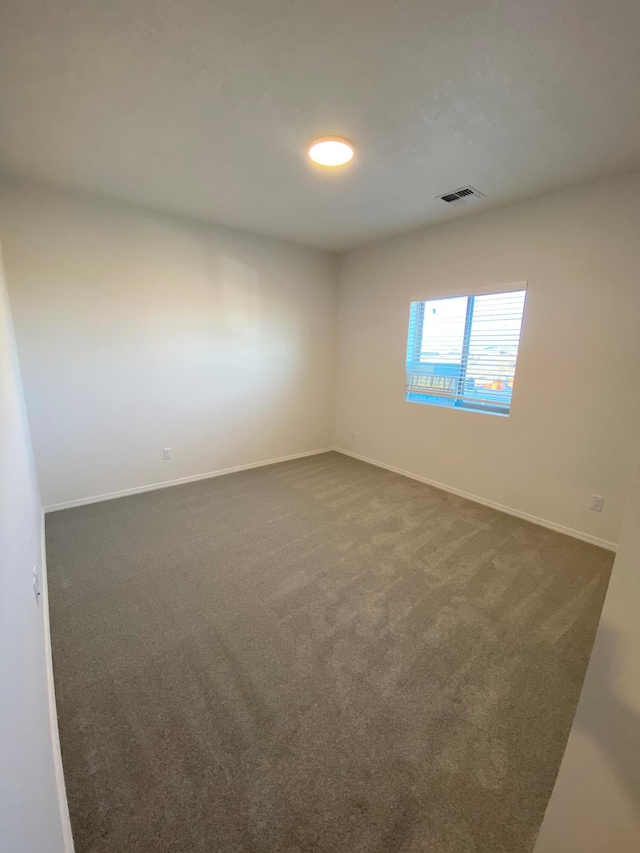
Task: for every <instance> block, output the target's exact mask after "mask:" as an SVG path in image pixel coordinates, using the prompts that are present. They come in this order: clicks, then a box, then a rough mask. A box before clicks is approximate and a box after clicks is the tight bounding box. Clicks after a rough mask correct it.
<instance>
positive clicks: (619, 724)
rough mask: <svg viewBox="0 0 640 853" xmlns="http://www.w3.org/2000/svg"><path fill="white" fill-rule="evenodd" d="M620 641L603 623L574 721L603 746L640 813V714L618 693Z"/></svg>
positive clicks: (613, 768) (612, 766)
mask: <svg viewBox="0 0 640 853" xmlns="http://www.w3.org/2000/svg"><path fill="white" fill-rule="evenodd" d="M618 642H619V641H618V639H617V637H616V634H615V632H614V631H612V630H611V628H608V627H606V626H601V627H600V630H599V631H598V636H597V638H596V643H595V645H594V648H593V654H592V656H591V661H590V663H589V670H590V672H589V680H590V686H589V687H588V688H587V690H588V693H587V695H586V696H585V697H583V699H581V702H580V705H581V707H580V711H579V715H578V716H576V719H575V723H576V726H578V727H579V728H580V729H582V730H583V731H584V732H585V733H586V734H588V735H589V736H590V737H591V738H593V740H594V741H595V742H596V743H597V744H598V745H599V746H600V747H601V748H602V751H603V753H604V754H605V755H606V756H607V757H608V759H609V763H610V766H611V769H612V770H613V772H614V773H615V775H616V776H617V778H618V779H620V781H621V783H622V784H623V785H624V787H625V789H626V790H627V792H628V794H629V802H630V803H633V804H634V808H635V810H636V811H637V812H638V813H639V814H640V714H638V713H637V712H636V711H635V710H634V709H633V708H631V707H630V706H629V705H628V704H627V703H626V702H625V701H624V699H622V698H620V697H619V696H618V695H617V693H616V688H615V675H616V673H615V669H616V664H615V661H616V657H617V654H616V651H617V649H616V646H617V644H618Z"/></svg>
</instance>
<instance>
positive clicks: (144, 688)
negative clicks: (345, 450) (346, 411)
mask: <svg viewBox="0 0 640 853" xmlns="http://www.w3.org/2000/svg"><path fill="white" fill-rule="evenodd" d="M47 553H48V563H49V583H50V600H51V620H52V633H53V653H54V669H55V678H56V692H57V699H58V712H59V720H60V732H61V740H62V755H63V762H64V768H65V776H66V782H67V791H68V796H69V802H70V808H71V817H72V825H73V832H74V838H75V844H76V853H89V851H91V853H419V851H420V852H422V851H424V852H425V853H427V851H428V853H501V851H504V853H527V852H528V851H530V850H531V849H532V847H533V843H534V840H535V836H536V834H537V831H538V827H539V824H540V822H541V819H542V816H543V813H544V809H545V806H546V802H547V799H548V797H549V795H550V792H551V788H552V785H553V782H554V778H555V775H556V772H557V769H558V765H559V762H560V758H561V755H562V752H563V749H564V745H565V742H566V738H567V735H568V731H569V728H570V724H571V719H572V716H573V713H574V709H575V706H576V703H577V699H578V695H579V692H580V686H581V682H582V679H583V676H584V672H585V668H586V663H587V659H588V656H589V652H590V649H591V645H592V641H593V636H594V633H595V628H596V624H597V621H598V616H599V613H600V609H601V606H602V601H603V597H604V594H605V590H606V586H607V582H608V578H609V573H610V570H611V564H612V559H613V557H612V555H611V554H609V553H608V552H606V551H603V550H600V549H598V548H595V547H593V546H591V545H587V544H585V543H583V542H579V541H577V540H574V539H571V538H569V537H567V536H563V535H560V534H558V533H554V532H551V531H549V530H546V529H544V528H541V527H537V526H535V525H532V524H529V523H527V522H524V521H521V520H519V519H516V518H513V517H511V516H508V515H504V514H502V513H499V512H496V511H494V510H491V509H488V508H485V507H482V506H479V505H477V504H474V503H471V502H468V501H465V500H463V499H461V498H458V497H455V496H453V495H450V494H447V493H445V492H441V491H438V490H436V489H433V488H430V487H428V486H425V485H422V484H420V483H417V482H415V481H412V480H409V479H406V478H404V477H401V476H398V475H395V474H392V473H389V472H387V471H384V470H381V469H379V468H375V467H373V466H370V465H367V464H365V463H362V462H359V461H356V460H354V459H351V458H348V457H345V456H342V455H339V454H337V453H327V454H323V455H319V456H312V457H308V458H305V459H300V460H296V461H292V462H286V463H281V464H278V465H273V466H270V467H265V468H258V469H254V470H251V471H245V472H242V473H238V474H232V475H229V476H225V477H220V478H217V479H212V480H203V481H200V482H197V483H192V484H189V485H184V486H177V487H174V488H170V489H164V490H161V491H155V492H148V493H146V494H140V495H134V496H131V497H127V498H121V499H118V500H112V501H107V502H104V503H99V504H93V505H90V506H85V507H80V508H76V509H70V510H65V511H61V512H56V513H53V514H50V515H48V516H47Z"/></svg>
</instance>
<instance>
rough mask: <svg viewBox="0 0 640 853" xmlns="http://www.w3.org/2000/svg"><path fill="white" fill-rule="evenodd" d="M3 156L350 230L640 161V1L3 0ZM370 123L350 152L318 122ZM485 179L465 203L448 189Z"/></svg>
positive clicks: (92, 183)
mask: <svg viewBox="0 0 640 853" xmlns="http://www.w3.org/2000/svg"><path fill="white" fill-rule="evenodd" d="M0 15H1V20H0V119H1V122H2V125H1V128H0V170H3V171H5V172H10V173H14V174H20V175H28V176H30V177H32V178H41V179H45V180H48V181H52V182H55V183H58V184H63V185H68V186H71V187H75V188H78V189H82V190H89V191H97V192H101V193H105V194H107V195H109V196H112V197H118V198H124V199H128V200H131V201H134V202H138V203H142V204H145V205H151V206H153V207H158V208H162V209H166V210H172V211H176V212H181V213H187V214H190V215H194V216H198V217H203V218H206V219H208V220H211V221H213V222H217V223H222V224H226V225H235V226H239V227H241V228H246V229H251V230H254V231H259V232H263V233H267V234H272V235H275V236H279V237H285V238H288V239H291V240H297V241H300V242H304V243H309V244H313V245H316V246H320V247H323V248H328V249H332V250H340V249H344V248H347V247H351V246H354V245H358V244H360V243H363V242H366V241H368V240H371V239H373V238H375V237H378V236H382V235H386V234H390V233H395V232H398V231H401V230H404V229H408V228H413V227H416V226H420V225H427V224H433V223H436V222H439V221H443V220H445V219H447V218H453V217H455V216H459V215H461V214H462V215H464V213H465V212H466V213H471V212H480V211H481V210H485V209H488V208H489V207H491V206H495V205H498V204H505V203H508V202H512V201H516V200H520V199H524V198H527V197H530V196H534V195H540V194H542V193H545V192H549V191H553V190H555V189H560V188H561V187H564V186H568V185H570V184H574V183H578V182H581V181H586V180H590V179H595V178H598V177H601V176H605V175H611V174H617V173H622V172H624V171H628V170H631V169H633V168H636V167H638V166H640V2H638V0H607V2H603V0H526V2H525V0H481V2H478V0H314V2H311V0H226V2H222V0H180V2H176V0H108V2H105V0H58V1H57V2H47V0H39V2H38V0H3V2H2V4H1V10H0ZM327 133H338V134H341V135H344V136H347V137H349V138H350V139H353V140H354V141H355V143H356V145H357V158H356V160H355V161H354V163H353V165H352V166H351V167H347V168H346V169H344V170H342V171H338V172H335V173H326V172H324V171H322V170H320V169H318V168H317V167H315V168H312V167H311V166H310V164H308V163H307V162H306V161H305V157H304V151H305V147H306V144H307V142H308V141H309V140H310V139H311V138H313V137H314V136H319V135H324V134H327ZM464 184H471V185H473V186H475V187H477V188H478V189H479V190H481V191H482V192H484V193H486V195H487V199H486V200H485V201H483V202H481V203H480V204H478V205H476V206H475V207H468V208H462V211H460V210H451V209H450V208H447V207H446V206H445V205H444V203H443V202H441V201H438V200H437V199H436V198H435V197H436V196H437V195H438V194H440V193H444V192H446V191H448V190H451V189H455V188H456V187H459V186H461V185H464Z"/></svg>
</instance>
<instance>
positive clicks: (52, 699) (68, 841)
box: [40, 511, 74, 853]
mask: <svg viewBox="0 0 640 853" xmlns="http://www.w3.org/2000/svg"><path fill="white" fill-rule="evenodd" d="M41 541H42V562H41V570H40V571H41V575H42V597H41V604H42V616H43V620H44V643H45V649H44V653H45V665H46V668H47V692H48V694H49V721H50V724H51V743H52V747H53V763H54V770H55V774H56V786H57V788H58V803H59V806H60V823H61V825H62V837H63V841H64V850H65V853H74V846H73V835H72V833H71V818H70V817H69V803H68V801H67V788H66V785H65V782H64V769H63V766H62V752H61V750H60V732H59V730H58V711H57V707H56V691H55V684H54V680H53V655H52V652H51V624H50V620H49V582H48V575H47V549H46V544H45V543H46V539H45V525H44V511H43V512H42V539H41Z"/></svg>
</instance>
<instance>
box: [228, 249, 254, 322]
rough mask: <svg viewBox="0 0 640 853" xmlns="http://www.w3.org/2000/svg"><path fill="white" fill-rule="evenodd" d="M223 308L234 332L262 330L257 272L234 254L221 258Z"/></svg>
mask: <svg viewBox="0 0 640 853" xmlns="http://www.w3.org/2000/svg"><path fill="white" fill-rule="evenodd" d="M221 279H222V282H221V285H220V292H221V295H222V312H223V315H224V322H225V325H226V326H227V327H228V328H229V329H233V331H235V332H244V333H245V334H248V335H254V336H258V335H259V334H260V289H259V287H258V273H257V272H256V271H255V270H254V269H252V268H251V267H248V266H247V265H246V264H241V263H239V262H238V261H235V260H233V258H229V257H223V258H222V259H221Z"/></svg>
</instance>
